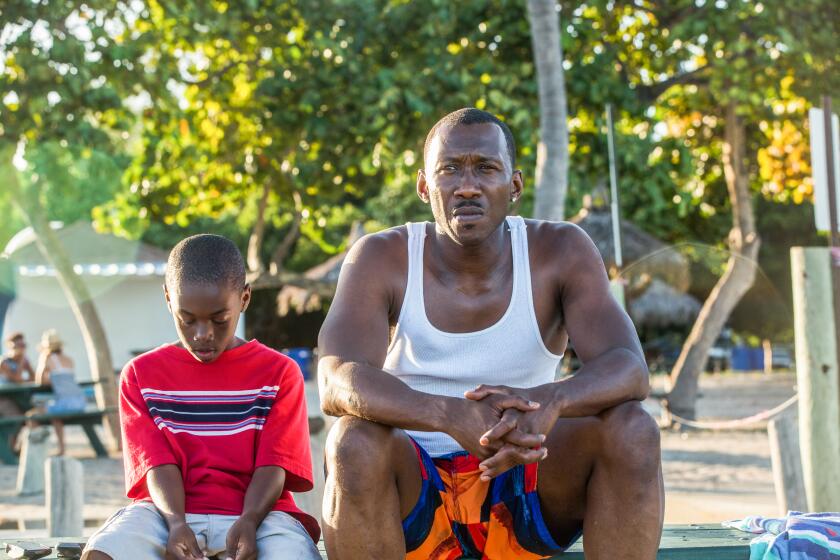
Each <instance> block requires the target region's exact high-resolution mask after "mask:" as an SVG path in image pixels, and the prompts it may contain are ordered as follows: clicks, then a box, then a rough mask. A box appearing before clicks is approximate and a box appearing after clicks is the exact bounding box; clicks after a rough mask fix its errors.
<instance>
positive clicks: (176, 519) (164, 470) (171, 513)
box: [146, 465, 206, 560]
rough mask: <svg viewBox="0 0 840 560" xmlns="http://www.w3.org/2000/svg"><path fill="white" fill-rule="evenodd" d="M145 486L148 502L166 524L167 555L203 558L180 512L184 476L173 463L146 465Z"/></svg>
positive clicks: (180, 558) (189, 559)
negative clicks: (148, 467) (155, 465)
mask: <svg viewBox="0 0 840 560" xmlns="http://www.w3.org/2000/svg"><path fill="white" fill-rule="evenodd" d="M146 486H147V487H148V489H149V495H150V496H151V497H152V502H153V503H154V504H155V507H156V508H157V509H158V511H159V512H160V515H161V516H162V517H163V519H164V520H165V521H166V525H167V527H169V541H168V542H167V543H166V554H167V557H169V556H172V557H173V558H175V559H176V560H202V559H204V558H206V557H205V556H204V554H203V553H202V552H201V549H200V548H198V542H196V540H195V533H193V532H192V529H190V527H189V525H187V519H186V514H185V513H184V480H183V478H182V477H181V470H180V469H179V468H178V467H177V466H176V465H161V466H159V467H154V468H152V469H149V472H148V473H147V474H146Z"/></svg>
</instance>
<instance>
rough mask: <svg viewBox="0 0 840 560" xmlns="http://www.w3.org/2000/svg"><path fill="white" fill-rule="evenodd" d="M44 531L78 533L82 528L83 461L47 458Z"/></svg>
mask: <svg viewBox="0 0 840 560" xmlns="http://www.w3.org/2000/svg"><path fill="white" fill-rule="evenodd" d="M46 471H47V498H46V506H47V532H48V533H49V535H50V536H51V537H58V536H61V535H81V534H82V529H83V528H84V522H83V520H82V508H83V507H84V503H85V502H84V486H83V485H84V475H83V473H82V464H81V463H80V462H79V461H77V460H76V459H73V458H71V457H50V458H49V459H47V466H46Z"/></svg>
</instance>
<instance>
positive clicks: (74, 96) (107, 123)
mask: <svg viewBox="0 0 840 560" xmlns="http://www.w3.org/2000/svg"><path fill="white" fill-rule="evenodd" d="M126 9H127V8H126V7H125V6H119V7H117V6H115V5H114V3H111V2H99V1H93V2H88V3H86V4H85V5H83V6H80V7H78V8H76V7H74V6H73V5H72V4H68V3H64V2H52V1H47V2H40V3H32V2H28V1H25V0H22V1H11V2H6V3H5V4H4V5H3V6H2V7H1V8H0V15H2V16H3V21H4V26H3V29H2V34H1V35H0V36H2V37H3V42H2V44H0V55H1V56H2V62H0V99H1V100H2V105H0V118H2V123H3V124H2V127H1V128H0V176H2V178H3V183H4V185H6V186H7V188H8V192H9V193H10V198H11V200H12V201H13V202H14V203H15V204H16V205H17V207H18V209H19V211H20V212H21V214H22V215H23V216H24V218H25V220H26V221H27V222H28V223H29V224H30V225H31V227H32V229H33V231H34V233H35V237H36V243H37V246H38V248H39V250H40V251H41V252H42V253H43V255H44V257H45V258H46V259H47V260H48V261H49V262H50V263H51V264H52V265H53V266H54V267H55V269H56V274H57V277H58V280H59V283H60V285H61V287H62V289H63V290H64V293H65V295H66V296H67V299H68V302H69V304H70V307H71V309H72V311H73V313H74V315H75V316H76V320H77V322H78V323H79V327H80V329H81V331H82V335H83V338H84V341H85V347H86V350H87V353H88V356H89V361H90V364H91V376H92V378H93V379H94V380H96V381H98V384H97V386H96V397H97V402H98V403H99V405H100V406H103V407H113V408H115V405H116V396H117V393H116V387H115V382H114V375H113V371H114V370H113V366H112V363H111V355H110V351H109V349H108V341H107V335H106V333H105V331H104V329H103V328H102V323H101V321H100V320H99V316H98V314H97V311H96V308H95V306H94V304H93V301H92V300H91V298H90V294H89V293H88V291H87V288H86V286H85V284H84V282H83V281H82V280H81V278H80V277H79V276H78V275H77V274H76V273H75V272H74V270H73V263H71V262H70V261H69V259H68V258H67V257H66V254H65V253H64V250H63V248H62V246H61V244H60V243H59V242H58V241H57V239H56V238H55V235H54V234H53V231H52V229H51V228H50V226H49V220H50V218H51V216H50V206H53V207H55V203H52V204H51V203H49V202H48V201H47V199H46V198H47V197H46V193H47V192H50V191H52V197H51V198H52V199H53V200H54V199H55V198H56V197H62V196H64V197H68V198H69V195H71V194H72V193H71V192H69V191H68V190H67V188H68V185H73V182H72V175H69V174H66V173H67V171H68V170H69V169H64V170H63V171H64V173H65V174H64V175H63V174H61V173H58V174H56V173H54V171H55V168H54V167H50V165H49V163H50V158H55V157H59V158H60V157H63V156H64V155H68V156H69V157H71V158H73V159H75V160H91V158H106V159H118V158H119V155H118V154H119V151H120V150H119V146H120V144H121V143H122V141H123V139H124V137H125V136H126V135H127V132H128V125H129V123H130V113H129V112H128V111H127V109H126V108H125V107H124V106H123V104H122V96H127V95H128V93H129V92H130V87H128V86H126V84H134V83H135V79H134V78H133V77H132V76H131V74H132V70H133V69H134V68H135V64H136V60H137V56H136V55H138V54H139V52H138V51H137V50H133V49H132V48H130V47H129V46H128V45H127V41H126V39H127V35H126V34H127V33H128V28H129V26H128V22H127V21H126V17H125V16H126V13H127V12H126ZM16 153H17V154H18V156H19V157H20V158H21V161H22V162H24V165H25V169H24V171H23V172H21V173H19V172H18V171H17V169H16V167H15V165H14V163H13V161H14V160H15V159H16ZM57 176H60V177H63V178H64V179H65V180H64V181H63V182H60V183H59V182H56V181H55V179H56V177H57ZM75 187H76V188H77V189H80V185H78V184H75ZM80 190H81V189H80ZM77 192H78V191H77ZM97 202H100V201H97ZM65 207H67V206H65ZM106 428H107V431H108V433H109V435H110V438H109V439H110V440H111V443H112V445H114V444H116V445H118V443H119V422H118V419H117V417H116V413H114V414H110V415H108V416H107V417H106Z"/></svg>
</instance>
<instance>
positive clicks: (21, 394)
mask: <svg viewBox="0 0 840 560" xmlns="http://www.w3.org/2000/svg"><path fill="white" fill-rule="evenodd" d="M97 383H98V381H79V382H78V384H79V387H82V388H84V387H92V386H94V385H96V384H97ZM51 391H52V387H51V386H50V385H41V384H40V383H35V382H34V381H28V382H26V383H4V384H2V385H0V397H6V398H8V399H11V400H12V401H14V403H15V404H16V405H18V408H20V411H21V412H26V411H27V410H29V409H30V408H32V395H34V394H35V393H49V392H51Z"/></svg>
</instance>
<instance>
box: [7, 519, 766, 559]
mask: <svg viewBox="0 0 840 560" xmlns="http://www.w3.org/2000/svg"><path fill="white" fill-rule="evenodd" d="M751 538H752V536H751V535H749V534H747V533H742V532H741V531H736V530H734V529H726V528H724V527H721V526H719V525H670V526H666V527H665V532H664V534H663V535H662V543H661V545H660V547H659V554H658V555H657V558H658V559H659V560H666V559H667V560H749V557H750V546H749V542H750V539H751ZM26 540H28V541H34V542H37V543H39V544H43V545H48V546H55V545H56V544H57V543H59V542H62V541H76V540H79V539H77V538H69V537H68V538H59V539H47V538H43V539H34V538H33V539H26ZM4 542H17V541H16V540H14V539H7V540H6V541H4ZM318 550H320V551H321V556H322V557H323V558H326V557H327V554H326V552H324V543H323V541H321V542H320V543H318ZM4 551H5V545H4V546H3V549H2V550H0V560H7V559H9V558H10V557H9V556H8V555H7V554H6V553H5V552H4ZM45 558H46V560H50V559H58V558H59V557H58V556H57V555H56V554H55V552H53V554H51V555H49V556H47V557H45ZM555 558H556V559H559V560H583V558H584V556H583V546H582V543H581V542H578V543H576V544H575V545H574V546H573V547H572V548H571V549H570V550H569V551H568V552H566V553H565V554H561V555H560V556H556V557H555ZM118 560H121V559H118Z"/></svg>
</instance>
